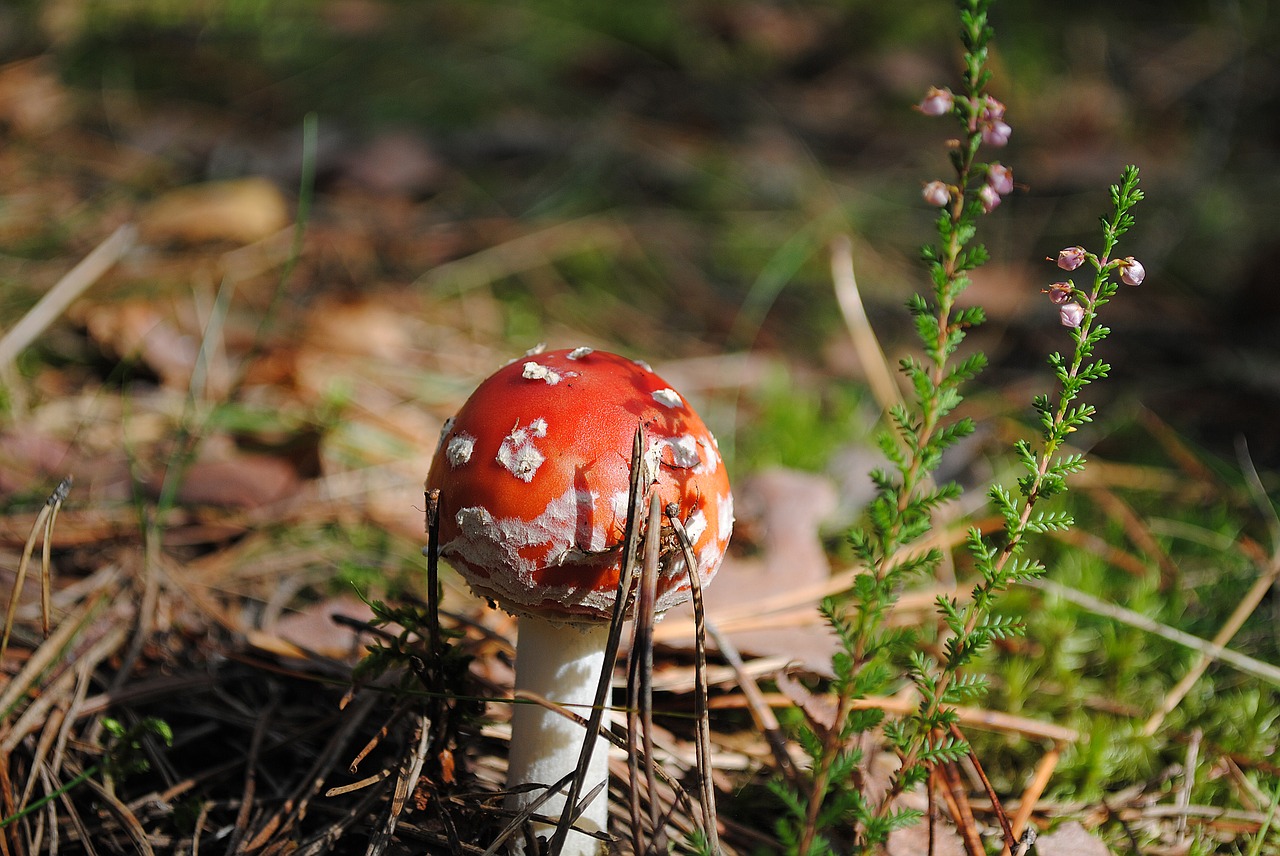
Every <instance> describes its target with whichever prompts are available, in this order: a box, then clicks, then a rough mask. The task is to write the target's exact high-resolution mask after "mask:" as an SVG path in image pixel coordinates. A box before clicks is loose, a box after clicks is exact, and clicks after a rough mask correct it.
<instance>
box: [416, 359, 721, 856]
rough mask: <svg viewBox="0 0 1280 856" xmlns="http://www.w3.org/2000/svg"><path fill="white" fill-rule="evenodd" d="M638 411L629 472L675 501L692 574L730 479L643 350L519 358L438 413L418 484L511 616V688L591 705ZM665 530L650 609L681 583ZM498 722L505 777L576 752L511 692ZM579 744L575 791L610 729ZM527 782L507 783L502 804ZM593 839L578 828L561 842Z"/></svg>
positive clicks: (702, 562) (549, 772)
mask: <svg viewBox="0 0 1280 856" xmlns="http://www.w3.org/2000/svg"><path fill="white" fill-rule="evenodd" d="M637 426H641V427H642V429H643V436H644V438H645V447H644V449H643V481H642V485H643V487H644V489H645V490H646V491H649V490H652V491H656V492H657V494H658V497H659V499H660V501H661V504H662V506H663V507H669V506H670V505H671V504H674V505H675V507H676V509H678V511H677V514H678V517H679V519H680V520H681V521H682V523H683V525H684V527H685V529H686V531H687V533H688V538H689V541H690V542H692V545H693V554H694V556H695V558H696V560H697V563H698V567H697V568H696V569H695V570H696V572H697V574H698V579H699V580H700V582H701V583H702V584H704V585H705V584H706V583H708V582H709V581H710V580H711V577H712V576H713V575H714V574H715V572H716V570H717V568H719V566H720V561H721V559H722V558H723V557H724V551H725V547H726V546H727V545H728V542H729V533H730V531H731V529H732V527H733V497H732V494H731V493H730V492H729V479H728V476H727V475H726V473H725V467H724V462H723V461H722V460H721V458H720V453H719V450H718V449H717V446H716V441H715V438H714V437H713V436H712V435H711V432H710V431H708V430H707V427H706V426H705V425H704V424H703V422H702V420H701V419H700V418H699V417H698V414H697V413H695V412H694V411H693V408H691V407H690V406H689V404H688V402H686V401H685V400H684V398H683V397H682V396H681V395H680V394H679V393H678V392H676V391H675V390H674V389H672V388H671V387H670V385H668V384H667V383H666V381H664V380H662V378H660V377H658V376H657V375H656V374H654V373H653V371H652V370H650V369H649V367H648V366H646V365H643V364H641V363H637V362H635V361H632V360H628V359H625V358H623V357H620V356H618V355H616V354H610V353H606V352H603V351H594V350H592V349H590V348H577V349H575V350H572V351H570V350H561V351H551V352H547V353H543V354H537V355H530V356H528V357H526V358H525V359H523V360H516V361H515V362H513V363H511V364H509V365H507V366H506V367H505V368H502V369H500V370H499V371H498V372H496V373H495V374H493V375H492V376H490V377H489V378H488V379H487V380H485V381H484V382H483V383H481V384H480V386H479V387H478V388H477V389H476V391H475V392H474V393H472V395H471V397H470V398H469V399H468V400H467V402H466V403H465V404H464V405H463V406H462V410H461V411H459V413H458V415H457V416H456V417H454V418H453V419H452V420H450V421H449V422H448V423H446V425H445V427H444V431H443V432H442V433H441V436H440V445H439V447H438V448H437V450H436V454H435V459H434V460H433V461H432V464H431V473H430V475H429V476H428V477H427V488H428V489H438V490H439V491H440V493H439V503H440V505H439V512H440V516H439V521H440V524H439V525H440V533H439V545H440V546H439V553H440V556H441V557H442V558H444V559H445V560H447V561H448V562H449V564H451V565H452V566H453V567H454V568H455V569H456V570H457V571H458V572H460V573H461V574H462V575H463V576H464V577H466V579H467V581H468V582H469V583H470V585H471V588H472V590H473V591H475V592H476V594H478V595H479V596H481V597H484V598H487V599H488V600H489V601H490V602H491V603H496V604H497V605H499V606H501V607H502V608H503V609H506V610H507V611H509V612H511V613H513V614H514V615H516V616H517V617H518V619H519V644H518V648H517V652H516V689H518V690H521V689H523V690H528V691H531V692H533V693H536V694H538V695H541V696H543V697H545V698H547V699H550V700H551V701H554V702H557V703H559V704H562V705H566V706H570V707H571V709H572V708H574V707H578V706H585V707H589V706H590V705H592V704H594V701H595V691H596V685H597V683H598V680H599V677H600V673H601V670H602V669H604V668H605V663H604V653H605V646H606V643H607V640H608V636H609V621H610V619H611V617H612V613H613V608H614V602H615V600H616V598H617V597H618V594H619V592H618V585H619V583H618V580H619V576H620V573H621V570H622V562H623V553H624V552H625V544H623V529H624V526H625V524H626V518H627V507H628V491H629V488H630V483H631V474H630V459H631V448H632V443H633V438H634V437H635V433H636V429H637ZM668 528H669V527H668ZM662 534H663V535H664V537H663V538H662V543H663V545H664V548H663V551H662V554H661V561H660V563H659V576H658V581H657V600H656V612H657V613H658V614H661V613H662V612H665V611H666V610H667V609H669V608H671V607H673V606H676V605H677V604H680V603H683V602H685V601H686V600H688V599H689V597H690V579H689V570H688V569H687V568H686V564H685V559H684V555H683V552H682V550H681V549H680V547H679V545H678V544H677V542H676V541H675V539H674V538H671V537H665V536H666V535H668V534H670V533H668V532H663V533H662ZM584 715H585V714H584ZM604 722H605V725H604V727H605V728H607V727H608V719H607V717H606V719H605V720H604ZM511 727H512V735H511V753H510V757H509V761H508V783H507V785H508V788H511V789H514V788H516V787H518V786H519V785H523V784H528V783H541V784H544V785H550V784H554V783H555V782H556V781H557V780H559V779H560V778H562V777H563V776H564V775H565V774H567V773H569V772H571V771H573V770H574V769H575V768H576V767H577V763H578V755H579V749H580V747H581V744H582V740H583V732H582V729H581V728H580V727H578V726H576V725H575V724H574V723H572V722H570V721H569V720H567V719H565V718H564V717H562V716H559V715H557V714H555V713H553V712H551V711H548V710H546V709H544V708H542V707H539V706H536V705H529V704H522V705H516V707H515V709H514V711H513V712H512V726H511ZM591 754H592V760H591V765H590V768H589V769H588V771H587V774H586V778H585V781H584V784H583V793H589V792H590V791H591V789H592V788H594V787H595V786H596V785H597V784H599V783H600V782H602V781H605V782H607V779H608V760H607V758H608V743H607V741H605V740H603V739H601V740H600V741H599V742H598V743H597V744H596V745H595V747H594V749H593V751H592V753H591ZM607 795H608V789H607V787H606V788H605V789H603V790H602V792H601V793H600V794H598V795H597V797H596V798H595V799H594V800H593V801H592V803H591V805H590V806H588V807H587V809H586V810H585V811H584V812H583V814H582V815H581V817H580V818H579V819H578V826H579V827H580V828H582V829H587V830H596V831H604V830H605V829H606V828H607V821H608V796H607ZM538 796H539V793H538V792H537V791H536V790H535V791H534V792H532V793H529V792H526V793H519V794H512V795H511V796H510V797H509V798H508V807H510V808H514V809H517V810H519V809H521V808H523V807H524V806H526V805H528V804H529V803H530V802H532V801H534V800H535V799H536V798H537V797H538ZM563 804H564V797H563V795H561V796H560V797H559V799H556V798H555V797H553V798H552V799H551V800H549V801H548V802H546V803H544V804H543V806H542V807H541V809H540V813H542V814H548V815H552V816H555V815H556V814H558V813H560V812H561V811H562V810H563V809H564V805H563ZM598 847H599V842H598V841H596V840H595V839H593V838H591V837H590V836H585V835H582V834H579V833H575V834H573V835H572V836H571V837H570V838H569V839H568V841H567V843H566V848H565V849H564V851H563V852H564V853H566V854H568V853H582V854H589V853H594V852H596V851H597V849H598Z"/></svg>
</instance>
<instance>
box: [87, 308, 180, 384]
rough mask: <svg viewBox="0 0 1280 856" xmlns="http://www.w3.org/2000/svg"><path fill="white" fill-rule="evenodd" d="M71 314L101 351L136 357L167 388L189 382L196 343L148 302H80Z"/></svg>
mask: <svg viewBox="0 0 1280 856" xmlns="http://www.w3.org/2000/svg"><path fill="white" fill-rule="evenodd" d="M72 316H73V318H74V319H75V320H77V321H79V322H80V323H82V324H84V325H85V329H87V330H88V332H89V336H90V337H91V338H92V339H93V340H94V341H95V342H97V343H98V345H99V346H100V347H101V348H102V349H103V350H104V351H105V352H107V353H109V354H111V355H113V356H116V357H121V358H133V357H137V358H138V359H140V360H142V362H143V364H144V365H146V367H147V368H148V369H150V370H151V371H153V372H155V374H156V376H157V377H159V378H160V382H161V383H162V384H163V385H164V386H166V387H168V388H170V389H186V388H187V386H188V385H189V383H190V380H191V372H192V371H193V370H194V368H195V364H196V357H197V354H198V353H199V350H200V346H199V344H198V343H197V342H196V340H195V339H194V338H193V337H191V336H188V335H187V334H185V333H183V332H182V331H180V330H178V329H177V328H175V327H174V326H173V325H172V323H171V322H170V321H169V319H168V318H166V317H165V316H164V315H163V314H162V313H161V312H160V311H159V310H157V309H156V308H155V307H154V306H153V305H152V304H150V303H148V302H146V301H143V300H130V301H126V302H123V303H94V304H84V303H81V304H77V305H76V306H75V307H74V311H73V312H72Z"/></svg>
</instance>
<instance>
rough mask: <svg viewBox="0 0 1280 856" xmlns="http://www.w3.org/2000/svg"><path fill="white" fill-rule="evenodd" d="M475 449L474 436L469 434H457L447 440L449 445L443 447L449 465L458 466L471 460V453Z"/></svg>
mask: <svg viewBox="0 0 1280 856" xmlns="http://www.w3.org/2000/svg"><path fill="white" fill-rule="evenodd" d="M475 450H476V438H475V437H472V436H471V435H470V434H459V435H457V436H456V437H453V438H452V439H450V440H449V445H448V447H447V448H446V449H445V457H447V458H448V459H449V466H451V467H460V466H462V465H463V464H465V463H466V462H467V461H470V460H471V455H472V453H473V452H475Z"/></svg>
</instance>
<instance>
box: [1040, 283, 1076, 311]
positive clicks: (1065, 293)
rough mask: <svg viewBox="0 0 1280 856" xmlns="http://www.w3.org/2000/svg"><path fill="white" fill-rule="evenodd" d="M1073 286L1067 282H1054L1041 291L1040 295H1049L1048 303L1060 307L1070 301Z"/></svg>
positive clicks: (1073, 289) (1073, 290)
mask: <svg viewBox="0 0 1280 856" xmlns="http://www.w3.org/2000/svg"><path fill="white" fill-rule="evenodd" d="M1075 290H1076V289H1075V286H1073V285H1072V284H1071V283H1069V282H1055V283H1054V284H1053V285H1051V286H1049V287H1048V288H1047V289H1041V290H1040V293H1041V294H1047V295H1049V302H1050V303H1054V304H1057V305H1058V306H1061V305H1062V304H1064V303H1066V302H1067V301H1068V300H1070V299H1071V295H1072V294H1074V293H1075Z"/></svg>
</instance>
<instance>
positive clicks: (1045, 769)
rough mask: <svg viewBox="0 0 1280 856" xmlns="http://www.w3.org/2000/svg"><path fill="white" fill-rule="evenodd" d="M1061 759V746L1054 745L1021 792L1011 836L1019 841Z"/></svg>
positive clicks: (1045, 754)
mask: <svg viewBox="0 0 1280 856" xmlns="http://www.w3.org/2000/svg"><path fill="white" fill-rule="evenodd" d="M1061 757H1062V746H1061V744H1059V743H1054V744H1053V746H1052V748H1050V749H1049V751H1048V752H1046V753H1044V756H1043V757H1042V758H1041V759H1040V763H1038V764H1036V770H1035V773H1034V774H1033V775H1032V777H1031V782H1030V784H1028V785H1027V787H1026V790H1024V791H1023V792H1022V799H1021V800H1020V802H1019V803H1018V810H1017V812H1015V813H1014V815H1013V836H1014V838H1017V839H1021V838H1022V833H1023V830H1025V829H1026V828H1027V821H1029V820H1030V819H1031V813H1032V812H1033V811H1035V808H1036V803H1038V802H1039V801H1040V795H1041V794H1043V793H1044V789H1045V788H1047V787H1049V780H1050V779H1051V778H1053V771H1054V769H1056V768H1057V766H1058V759H1059V758H1061Z"/></svg>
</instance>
